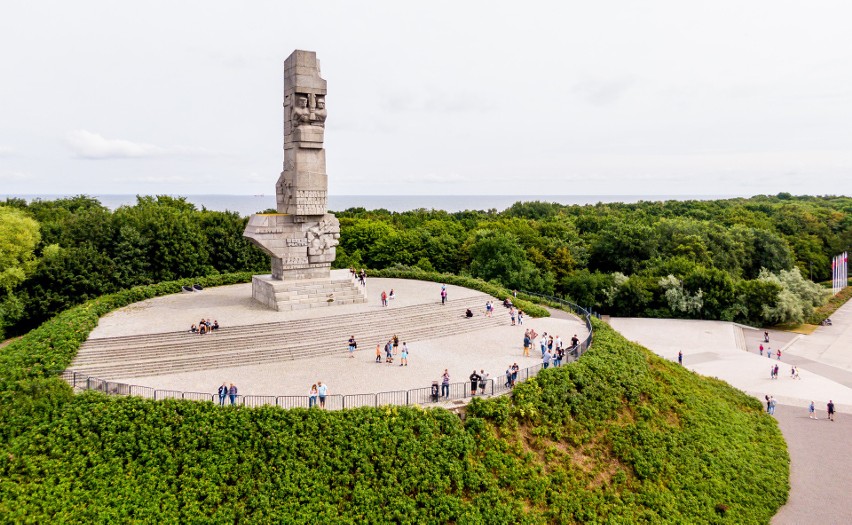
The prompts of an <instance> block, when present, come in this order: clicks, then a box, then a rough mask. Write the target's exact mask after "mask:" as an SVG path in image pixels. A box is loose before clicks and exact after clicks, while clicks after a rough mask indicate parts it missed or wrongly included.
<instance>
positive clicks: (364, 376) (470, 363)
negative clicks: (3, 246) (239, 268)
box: [91, 278, 588, 395]
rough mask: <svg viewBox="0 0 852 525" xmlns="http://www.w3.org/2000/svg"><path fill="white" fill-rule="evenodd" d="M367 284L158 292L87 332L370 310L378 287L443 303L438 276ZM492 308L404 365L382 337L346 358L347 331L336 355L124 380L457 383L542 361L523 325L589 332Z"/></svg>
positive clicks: (402, 301)
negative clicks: (324, 303) (295, 291)
mask: <svg viewBox="0 0 852 525" xmlns="http://www.w3.org/2000/svg"><path fill="white" fill-rule="evenodd" d="M367 286H368V290H369V294H368V302H367V303H365V304H356V305H344V306H333V307H328V308H316V309H311V310H299V311H291V312H274V311H271V310H267V309H266V308H264V307H262V306H260V305H259V304H254V301H252V299H251V286H250V285H244V284H240V285H233V286H223V287H219V288H212V289H209V290H204V291H203V292H200V293H190V294H176V295H170V296H165V297H158V298H155V299H150V300H147V301H142V302H140V303H136V304H133V305H129V306H127V307H125V308H122V309H120V310H117V311H115V312H113V313H111V314H109V315H107V316H105V317H103V318H102V319H101V321H100V324H99V325H98V327H97V328H96V329H95V330H94V331H93V333H92V335H91V337H92V338H97V337H111V336H120V335H130V334H136V333H157V332H167V331H172V330H184V329H186V328H188V327H189V326H190V325H191V324H192V323H193V322H197V321H198V319H200V318H201V317H205V318H207V317H209V318H211V319H216V320H218V321H219V323H220V324H221V325H222V326H234V325H244V324H253V323H261V322H270V321H281V320H293V319H300V318H315V317H326V316H334V315H339V314H344V313H352V312H358V311H362V312H365V311H375V310H377V309H382V306H380V301H379V295H380V294H381V292H382V290H388V291H389V290H390V289H391V288H393V289H394V292H395V294H396V295H397V299H395V300H394V301H392V302H391V303H390V306H389V307H388V308H387V310H388V311H393V309H394V308H395V307H399V306H408V305H416V304H422V305H424V308H425V307H427V305H432V304H436V305H437V304H439V303H440V295H439V294H440V286H441V285H440V284H439V283H431V282H425V281H412V280H406V279H378V278H376V279H368V282H367ZM447 290H448V294H449V296H450V297H451V298H461V297H467V296H470V297H473V296H476V295H481V292H478V291H475V290H470V289H466V288H461V287H458V286H447ZM430 307H431V306H430ZM484 312H485V304H484V302H483V304H482V309H481V310H480V311H475V312H474V318H473V319H472V321H473V322H474V323H475V322H476V319H477V318H478V317H481V316H483V315H484ZM461 314H463V312H460V315H461ZM494 315H495V317H498V318H503V319H505V324H503V325H502V326H498V327H496V328H486V329H482V330H471V331H469V332H466V333H461V334H458V335H456V336H450V337H441V338H435V339H429V340H420V341H418V342H416V343H409V345H408V347H409V350H410V356H409V366H407V367H400V366H398V365H399V361H398V360H397V362H396V363H394V364H393V365H387V364H384V363H378V364H377V363H376V362H375V355H376V354H375V348H376V346H375V345H376V344H377V343H382V344H383V343H385V342H386V340H387V339H384V340H382V341H362V340H359V342H358V345H359V346H358V351H357V352H356V353H355V358H353V359H350V358H349V357H348V355H347V352H346V349H345V344H344V343H345V341H346V339H347V338H348V337H349V334H345V335H344V336H342V337H341V351H340V353H339V354H334V355H326V356H318V357H316V358H313V359H299V360H291V361H280V362H276V363H270V364H262V365H252V364H251V363H246V364H245V365H244V366H239V367H231V368H222V369H216V370H206V371H202V372H185V373H176V374H170V375H157V376H149V377H135V378H133V379H130V380H127V381H126V382H128V383H132V384H136V385H142V386H148V387H152V388H157V389H165V390H182V391H192V392H215V391H216V388H217V387H218V386H219V385H220V384H221V383H222V382H223V381H225V382H228V383H231V382H233V383H234V384H236V385H237V386H238V387H239V389H240V393H241V394H243V395H307V394H308V391H309V389H310V386H311V384H313V383H316V382H317V381H318V380H319V381H322V382H323V383H325V384H327V385H328V386H329V393H330V394H361V393H374V392H387V391H392V390H407V389H412V388H421V387H427V386H430V385H431V384H432V381H433V380H436V379H440V376H441V373H442V372H443V371H444V369H445V368H447V369H448V370H449V372H450V377H451V381H452V382H462V381H466V380H467V378H468V376H469V375H470V374H471V372H472V371H473V370H474V369H475V370H477V371H480V370H485V371H486V372H487V373H488V374H489V375H490V377H503V376H504V374H505V371H506V368H508V367H509V366H510V365H511V364H512V363H515V362H517V364H518V365H519V366H520V367H521V368H526V367H529V366H532V365H536V364H539V363H541V353H540V352H539V351H537V350H533V351H532V352H531V357H523V356H522V347H523V344H522V343H523V337H524V329H525V328H533V329H535V331H536V332H538V333H539V334H542V333H544V332H548V333H551V334H554V335H560V336H561V337H562V339H563V340H565V341H566V343H570V339H571V336H572V335H574V334H578V337H580V339H584V338H585V337H586V336H587V335H588V331H587V330H586V327H585V324H584V323H583V322H582V321H580V319H579V318H577V317H574V316H572V315H568V314H566V315H564V316H563V315H559V316H558V317H556V316H554V317H550V318H542V319H531V318H527V319H526V320H525V324H524V325H523V326H511V323H510V320H509V315H508V310H506V309H504V308H503V307H502V306H499V305H498V306H497V308H496V310H495V312H494ZM394 333H398V335H399V336H400V340H401V341H405V333H404V331H398V327H396V326H394V325H392V324H389V325H388V326H387V334H388V337H390V335H392V334H394ZM355 335H356V338H357V334H355ZM205 337H207V336H205ZM305 337H306V338H310V337H311V334H305ZM536 356H538V357H536ZM103 379H110V378H103Z"/></svg>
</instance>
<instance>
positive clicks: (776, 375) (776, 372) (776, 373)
mask: <svg viewBox="0 0 852 525" xmlns="http://www.w3.org/2000/svg"><path fill="white" fill-rule="evenodd" d="M775 379H778V365H775Z"/></svg>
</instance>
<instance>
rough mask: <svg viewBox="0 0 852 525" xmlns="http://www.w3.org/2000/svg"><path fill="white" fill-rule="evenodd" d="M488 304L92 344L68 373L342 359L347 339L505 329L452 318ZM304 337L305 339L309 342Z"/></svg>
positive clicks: (492, 322)
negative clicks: (308, 336)
mask: <svg viewBox="0 0 852 525" xmlns="http://www.w3.org/2000/svg"><path fill="white" fill-rule="evenodd" d="M488 299H489V297H488V296H487V295H484V294H482V295H479V296H474V297H469V298H463V299H456V300H453V301H449V305H450V306H451V308H447V307H446V306H440V305H439V304H432V305H414V306H411V307H400V308H393V309H380V310H377V311H372V312H359V313H354V314H344V315H340V316H330V317H323V318H315V319H301V320H298V321H289V322H287V321H285V322H276V323H264V324H261V325H249V326H241V327H232V328H230V329H222V330H220V331H218V332H217V333H214V334H210V335H205V336H200V335H196V334H189V333H188V332H170V333H164V334H140V335H137V336H126V337H117V338H109V339H97V340H92V341H91V342H92V343H94V342H97V343H96V344H91V345H90V344H89V343H90V342H88V341H87V343H86V344H84V346H83V347H82V348H81V350H80V353H79V354H78V356H77V358H76V359H75V361H74V363H73V364H72V366H71V369H72V370H77V371H85V372H87V373H88V374H89V375H92V376H95V377H99V378H102V379H114V378H117V377H139V376H148V375H158V374H170V373H177V372H187V371H196V370H206V369H215V368H223V367H233V366H244V365H248V364H262V363H269V362H275V361H282V360H290V359H300V358H307V357H314V356H318V355H328V354H334V353H337V352H341V353H345V352H346V347H347V344H346V342H347V340H348V338H349V335H353V334H354V335H355V337H356V339H357V340H359V341H361V344H362V348H361V349H362V351H363V350H364V348H365V346H364V345H366V348H370V349H371V348H372V344H374V341H384V340H386V339H387V338H389V337H390V335H391V334H392V333H394V332H395V333H397V334H399V335H400V336H401V337H402V338H404V339H405V340H406V341H418V340H425V339H433V338H437V337H443V336H448V335H455V334H458V333H465V332H470V331H475V330H480V329H485V328H490V327H493V326H500V325H504V324H506V323H507V322H508V320H507V319H505V318H504V316H499V315H498V316H497V317H494V318H485V317H477V318H476V319H474V320H473V322H471V320H470V319H466V318H464V317H462V316H461V315H460V314H459V312H460V310H463V308H471V309H475V310H481V309H482V306H483V305H484V304H485V301H486V300H488ZM389 327H392V328H389ZM305 334H312V335H311V339H310V340H309V341H306V340H305ZM316 334H321V335H320V337H319V338H318V337H316ZM370 351H371V352H372V349H371V350H370Z"/></svg>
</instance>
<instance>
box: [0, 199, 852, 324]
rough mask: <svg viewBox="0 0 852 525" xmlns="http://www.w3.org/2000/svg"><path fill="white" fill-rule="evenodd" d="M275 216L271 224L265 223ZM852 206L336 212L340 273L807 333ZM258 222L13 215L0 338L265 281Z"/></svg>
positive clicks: (1, 264)
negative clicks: (88, 311) (503, 290)
mask: <svg viewBox="0 0 852 525" xmlns="http://www.w3.org/2000/svg"><path fill="white" fill-rule="evenodd" d="M267 211H270V210H267ZM850 211H852V199H850V198H847V197H793V196H791V195H789V194H779V195H776V196H757V197H752V198H749V199H726V200H712V201H665V202H639V203H635V204H621V203H611V204H597V205H583V206H578V205H561V204H556V203H549V202H540V201H536V202H517V203H515V204H514V205H512V206H511V207H509V208H508V209H506V210H504V211H502V212H498V211H497V210H494V209H492V210H480V211H476V210H469V211H462V212H457V213H448V212H444V211H436V210H422V209H421V210H414V211H408V212H403V213H392V212H389V211H387V210H383V209H379V210H366V209H364V208H350V209H348V210H345V211H343V212H338V213H337V216H338V218H339V219H340V224H341V239H340V246H339V247H338V257H337V261H336V262H335V265H336V266H337V267H339V268H346V267H358V268H368V269H383V268H412V269H420V270H424V271H430V272H431V271H437V272H443V273H452V274H458V275H469V276H472V277H477V278H481V279H484V280H486V281H493V282H496V283H499V284H501V285H503V286H506V287H508V288H514V289H518V290H528V291H532V292H539V293H546V294H556V295H559V296H563V297H566V298H568V299H570V300H572V301H574V302H576V303H579V304H581V305H583V306H587V307H591V308H593V309H595V310H596V311H599V312H602V313H607V314H611V315H617V316H652V317H687V318H700V319H723V320H732V321H740V322H746V323H750V324H767V323H780V322H795V321H799V322H800V321H802V320H804V319H805V318H806V317H807V315H808V313H809V312H810V311H811V310H812V308H813V307H814V306H816V305H819V304H821V303H822V301H823V300H824V295H825V294H824V292H823V291H822V289H821V287H818V286H816V285H814V284H813V283H812V282H811V280H813V281H822V280H826V279H828V278H829V277H830V258H831V256H832V255H834V254H836V253H839V252H841V251H843V250H844V249H847V247H849V246H850V245H852V228H850ZM245 223H246V218H244V217H241V216H239V214H237V213H234V212H219V211H210V210H206V209H200V210H199V209H197V208H196V207H195V206H194V205H193V204H191V203H188V202H187V201H186V200H185V199H183V198H173V197H168V196H156V197H138V198H137V202H136V204H135V205H133V206H122V207H120V208H118V209H116V210H114V211H110V210H109V209H107V208H106V207H104V206H103V205H101V203H100V202H99V201H97V199H94V198H91V197H86V196H77V197H71V198H63V199H57V200H52V201H40V200H37V201H33V202H30V203H27V202H26V201H23V200H21V199H7V200H6V201H5V202H4V203H0V335H2V332H3V331H5V332H6V334H7V335H10V334H16V333H22V332H24V331H26V330H29V329H31V328H32V327H34V326H36V325H37V324H39V323H40V322H42V321H44V320H45V319H47V318H49V317H50V316H52V315H53V314H55V313H56V312H58V311H60V310H63V309H65V308H67V307H69V306H71V305H74V304H79V303H81V302H83V301H85V300H87V299H90V298H92V297H96V296H98V295H102V294H104V293H111V292H113V291H116V290H118V289H121V288H126V287H130V286H134V285H138V284H149V283H155V282H160V281H167V280H172V279H179V278H185V277H193V276H203V275H214V274H217V273H225V272H233V271H253V272H267V271H268V269H269V261H268V258H267V257H266V256H265V255H264V254H263V253H262V252H261V251H260V250H258V249H257V248H255V247H254V246H253V245H251V244H250V243H249V242H248V241H247V240H246V239H244V238H243V237H242V232H243V230H244V228H245Z"/></svg>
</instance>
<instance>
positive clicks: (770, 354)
mask: <svg viewBox="0 0 852 525" xmlns="http://www.w3.org/2000/svg"><path fill="white" fill-rule="evenodd" d="M766 357H768V358H769V359H772V347H771V346H770V347H769V348H767V349H766Z"/></svg>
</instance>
